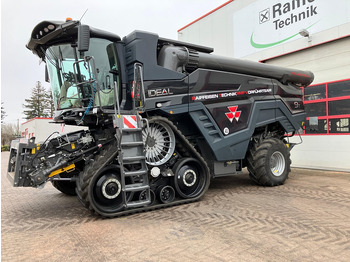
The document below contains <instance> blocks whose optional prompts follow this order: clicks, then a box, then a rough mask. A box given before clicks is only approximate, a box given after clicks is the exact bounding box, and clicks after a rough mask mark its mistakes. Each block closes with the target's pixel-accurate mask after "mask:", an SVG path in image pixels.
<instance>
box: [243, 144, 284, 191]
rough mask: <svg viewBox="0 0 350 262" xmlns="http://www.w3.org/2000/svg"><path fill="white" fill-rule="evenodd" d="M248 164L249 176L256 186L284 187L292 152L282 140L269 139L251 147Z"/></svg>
mask: <svg viewBox="0 0 350 262" xmlns="http://www.w3.org/2000/svg"><path fill="white" fill-rule="evenodd" d="M247 163H248V170H249V176H250V178H251V180H252V181H253V182H255V183H256V184H258V185H262V186H278V185H282V184H284V182H285V181H286V180H287V178H288V174H289V172H290V165H291V160H290V152H289V149H288V148H287V146H286V144H284V143H283V141H282V140H280V139H277V138H268V139H266V140H263V141H262V142H261V143H259V144H254V145H253V146H252V147H251V149H250V151H249V153H248V156H247Z"/></svg>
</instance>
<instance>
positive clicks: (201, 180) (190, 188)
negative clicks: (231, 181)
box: [173, 158, 209, 198]
mask: <svg viewBox="0 0 350 262" xmlns="http://www.w3.org/2000/svg"><path fill="white" fill-rule="evenodd" d="M173 171H174V174H175V176H174V184H175V188H176V192H177V193H178V194H179V195H180V196H181V197H183V198H193V197H197V196H199V195H200V194H201V193H202V192H203V191H205V190H206V188H207V187H206V185H207V184H208V179H209V175H208V174H207V172H206V169H205V167H204V166H203V165H202V164H201V162H200V161H198V160H197V159H195V158H182V159H180V160H179V161H178V162H177V163H176V164H175V166H174V167H173Z"/></svg>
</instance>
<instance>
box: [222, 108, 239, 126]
mask: <svg viewBox="0 0 350 262" xmlns="http://www.w3.org/2000/svg"><path fill="white" fill-rule="evenodd" d="M227 108H228V110H230V112H228V113H225V115H226V116H227V118H228V120H230V122H231V123H232V121H233V119H236V121H237V122H238V120H239V117H240V116H241V112H242V111H237V108H238V106H229V107H227Z"/></svg>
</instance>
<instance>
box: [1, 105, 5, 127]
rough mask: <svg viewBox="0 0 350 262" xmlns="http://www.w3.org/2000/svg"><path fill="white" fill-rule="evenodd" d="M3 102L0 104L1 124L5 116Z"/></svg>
mask: <svg viewBox="0 0 350 262" xmlns="http://www.w3.org/2000/svg"><path fill="white" fill-rule="evenodd" d="M3 104H4V102H1V124H2V123H3V121H4V118H5V116H6V112H5V108H4V107H3Z"/></svg>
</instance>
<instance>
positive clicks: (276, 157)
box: [270, 151, 286, 176]
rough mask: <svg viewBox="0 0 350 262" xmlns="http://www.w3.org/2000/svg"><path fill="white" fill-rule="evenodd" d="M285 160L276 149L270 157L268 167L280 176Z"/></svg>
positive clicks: (275, 174)
mask: <svg viewBox="0 0 350 262" xmlns="http://www.w3.org/2000/svg"><path fill="white" fill-rule="evenodd" d="M285 167H286V162H285V159H284V156H283V155H282V153H281V152H279V151H276V152H274V153H273V154H272V155H271V158H270V169H271V172H272V174H273V175H274V176H281V175H282V174H283V172H284V170H285Z"/></svg>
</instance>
